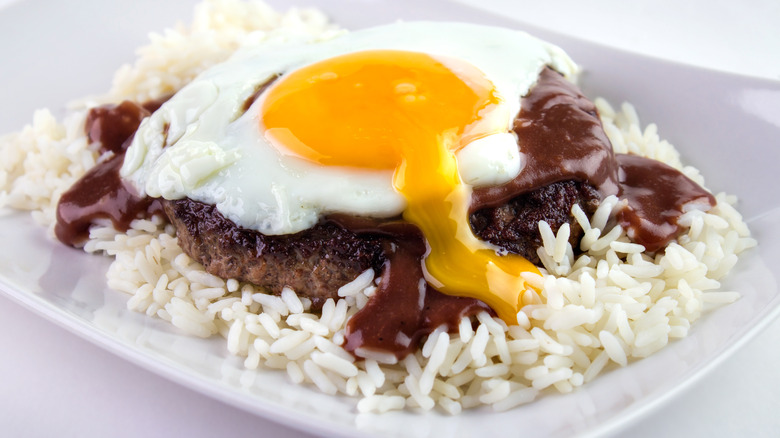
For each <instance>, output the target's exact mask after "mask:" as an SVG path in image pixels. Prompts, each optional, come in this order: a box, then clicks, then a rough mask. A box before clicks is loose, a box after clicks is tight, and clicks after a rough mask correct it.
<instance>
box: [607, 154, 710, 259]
mask: <svg viewBox="0 0 780 438" xmlns="http://www.w3.org/2000/svg"><path fill="white" fill-rule="evenodd" d="M617 162H618V164H619V167H620V173H619V177H620V198H621V199H624V200H625V201H626V206H625V207H623V208H622V209H621V210H620V212H619V213H618V215H617V220H618V222H619V223H620V225H621V226H622V227H623V228H625V229H626V230H627V233H628V236H629V237H630V238H631V240H633V241H634V242H636V243H639V244H641V245H644V246H645V249H646V250H647V251H650V252H654V251H658V250H660V249H662V248H663V247H665V246H666V245H667V244H668V243H669V242H670V241H671V240H672V239H674V238H675V237H677V235H678V234H679V233H680V226H679V225H678V224H677V219H678V218H679V217H680V216H681V215H682V214H683V208H684V206H685V205H686V204H695V205H696V206H697V207H699V208H701V209H703V210H707V209H709V208H711V207H713V206H714V205H715V197H714V196H712V194H710V193H709V192H707V191H706V190H704V189H703V188H702V187H701V186H699V185H698V184H696V183H695V182H693V181H691V180H690V179H689V178H688V177H686V176H685V175H683V174H682V173H680V172H679V171H677V170H676V169H674V168H672V167H669V166H667V165H666V164H664V163H661V162H660V161H656V160H652V159H649V158H644V157H639V156H636V155H627V154H618V155H617Z"/></svg>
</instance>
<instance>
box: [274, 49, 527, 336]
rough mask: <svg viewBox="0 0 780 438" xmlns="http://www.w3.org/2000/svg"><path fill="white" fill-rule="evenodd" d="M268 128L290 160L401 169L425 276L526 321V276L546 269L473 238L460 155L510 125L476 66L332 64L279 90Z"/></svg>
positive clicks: (395, 60)
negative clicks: (421, 239) (423, 249)
mask: <svg viewBox="0 0 780 438" xmlns="http://www.w3.org/2000/svg"><path fill="white" fill-rule="evenodd" d="M261 123H262V124H263V127H262V128H263V129H264V131H265V136H266V138H267V139H268V140H269V142H270V143H271V144H272V145H274V146H275V147H276V148H277V149H279V150H280V151H281V152H283V153H287V154H293V155H296V156H299V157H302V158H304V159H307V160H311V161H314V162H316V163H320V164H322V165H329V166H350V167H358V168H364V169H395V173H394V177H393V185H394V187H395V189H396V190H397V191H398V192H400V193H401V194H402V195H403V196H404V197H405V198H406V200H407V205H408V206H407V208H406V210H405V211H404V213H403V217H404V219H406V220H408V221H409V222H411V223H414V224H416V225H417V226H418V227H419V228H420V229H421V230H422V232H423V235H424V236H425V238H426V240H427V243H428V246H429V251H428V253H427V255H426V258H425V265H424V268H425V272H426V279H427V280H428V281H429V282H430V283H431V284H432V285H433V286H434V287H435V288H436V289H437V290H439V291H441V292H443V293H447V294H450V295H458V296H469V297H474V298H478V299H480V300H482V301H484V302H485V303H487V304H488V305H489V306H490V307H491V308H493V309H494V310H495V311H496V313H497V314H498V315H499V316H500V317H501V318H502V319H504V320H505V321H506V322H507V323H509V324H516V323H517V319H516V315H517V312H518V311H519V309H520V307H521V305H522V303H521V297H522V294H523V292H524V291H525V285H524V282H523V280H522V277H521V276H520V274H521V273H522V272H528V271H530V272H537V273H538V270H537V269H536V267H535V266H534V265H533V264H531V263H530V262H528V261H527V260H526V259H524V258H523V257H520V256H516V255H505V256H500V255H498V254H496V251H495V249H494V248H492V247H490V246H489V245H487V244H486V243H484V242H482V241H480V240H479V239H477V238H476V237H475V236H474V235H473V234H472V232H471V228H470V226H469V223H468V207H469V200H470V195H471V188H470V187H469V186H468V185H466V184H464V183H463V182H462V181H461V179H460V175H459V173H458V166H457V160H456V157H455V152H456V151H457V150H458V149H460V148H462V147H464V146H465V145H467V144H468V143H470V142H471V141H473V140H475V139H478V138H480V137H484V136H486V135H490V134H494V133H498V132H505V131H506V129H507V126H508V114H507V111H506V107H505V105H504V104H503V101H502V99H501V97H500V96H499V95H498V93H497V91H496V90H495V88H494V86H493V84H492V83H491V82H490V81H489V80H488V79H487V78H485V76H484V74H483V73H482V72H481V71H479V70H478V69H477V68H476V67H474V66H472V65H470V64H467V63H465V62H462V61H456V60H451V59H446V60H442V59H437V58H433V57H431V56H429V55H426V54H422V53H417V52H406V51H395V50H376V51H365V52H357V53H352V54H347V55H342V56H339V57H335V58H330V59H328V60H325V61H321V62H318V63H315V64H312V65H309V66H307V67H304V68H302V69H299V70H296V71H294V72H292V73H290V74H289V75H287V76H286V77H284V78H282V79H280V80H278V81H277V82H276V83H275V84H274V85H273V86H272V87H270V89H269V90H268V92H267V95H266V96H265V99H264V102H263V107H262V122H261Z"/></svg>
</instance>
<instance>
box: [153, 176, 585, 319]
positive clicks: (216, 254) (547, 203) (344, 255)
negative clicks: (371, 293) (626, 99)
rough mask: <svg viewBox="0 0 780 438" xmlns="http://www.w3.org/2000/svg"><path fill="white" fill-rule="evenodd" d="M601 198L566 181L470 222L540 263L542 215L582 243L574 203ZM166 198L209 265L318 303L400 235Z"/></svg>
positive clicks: (380, 257)
mask: <svg viewBox="0 0 780 438" xmlns="http://www.w3.org/2000/svg"><path fill="white" fill-rule="evenodd" d="M598 199H599V197H598V193H597V192H596V191H595V189H593V188H592V187H590V186H588V185H586V184H582V183H578V182H574V181H564V182H559V183H554V184H551V185H549V186H546V187H542V188H540V189H537V190H534V191H532V192H529V193H525V194H523V195H520V196H517V197H515V198H513V199H512V200H510V201H509V202H508V203H506V204H504V205H502V206H499V207H494V208H484V209H481V210H478V211H476V212H474V213H472V214H471V217H470V222H471V224H472V228H473V230H474V233H475V234H476V235H477V236H478V237H480V238H481V239H483V240H485V241H487V242H490V243H492V244H494V245H496V246H497V247H499V248H501V249H502V250H505V251H509V252H512V253H515V254H519V255H522V256H523V257H525V258H527V259H528V260H530V261H532V262H534V263H537V264H538V263H539V257H538V256H537V253H536V250H537V248H538V247H540V246H541V236H540V235H539V231H538V223H539V221H540V220H545V221H547V223H548V224H550V227H551V228H552V229H553V231H557V230H558V228H560V227H561V225H563V224H564V223H568V224H570V225H571V226H572V233H571V238H570V239H571V242H572V244H573V246H575V247H576V243H577V242H578V241H579V239H580V238H581V235H582V230H581V229H580V228H579V226H577V222H576V221H575V220H574V219H573V218H572V217H571V214H570V211H571V208H572V206H573V205H574V204H579V205H580V207H582V209H583V210H585V211H586V212H592V211H593V210H594V209H595V207H596V205H597V201H598ZM163 205H164V208H165V212H166V214H167V215H168V218H169V219H170V221H171V222H172V223H173V225H174V226H175V227H176V231H177V236H178V239H179V245H180V246H181V248H182V249H183V250H184V252H185V253H187V254H188V255H189V256H190V257H192V258H193V259H195V260H197V261H199V262H201V263H202V264H203V266H204V267H205V269H206V271H207V272H209V273H211V274H214V275H217V276H219V277H222V278H235V279H238V280H241V281H247V282H250V283H253V284H255V285H258V286H261V287H263V288H266V289H267V290H268V291H270V292H272V293H275V294H279V293H281V291H282V289H283V288H284V287H285V286H288V287H290V288H292V289H293V290H295V291H296V292H297V293H298V294H300V295H303V296H306V297H308V298H309V299H311V301H312V308H313V309H315V310H317V309H319V308H320V307H321V306H322V304H324V302H325V300H327V299H328V298H337V297H338V295H337V291H338V289H339V288H340V287H341V286H343V285H344V284H346V283H348V282H350V281H352V280H353V279H354V278H355V277H357V276H358V275H359V274H360V273H361V272H363V271H365V270H366V269H374V270H375V271H376V272H377V273H379V272H380V270H381V267H382V265H383V264H384V262H385V250H384V246H385V245H388V244H391V243H392V237H387V236H382V235H377V234H373V233H362V232H360V233H357V232H353V231H350V230H348V229H346V228H344V227H342V226H340V225H338V224H337V223H335V222H332V221H323V222H321V223H319V224H317V225H315V226H314V227H312V228H310V229H307V230H304V231H301V232H299V233H295V234H290V235H279V236H268V235H264V234H262V233H260V232H258V231H254V230H250V229H246V228H242V227H239V226H238V225H236V224H235V223H233V222H232V221H230V220H228V219H226V218H225V217H224V216H222V214H221V213H220V212H219V211H217V209H216V208H215V207H214V206H212V205H208V204H204V203H201V202H197V201H193V200H191V199H187V198H185V199H179V200H173V201H163Z"/></svg>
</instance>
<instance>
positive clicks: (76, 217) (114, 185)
mask: <svg viewBox="0 0 780 438" xmlns="http://www.w3.org/2000/svg"><path fill="white" fill-rule="evenodd" d="M160 104H161V102H159V101H153V102H150V103H148V104H147V105H148V107H149V108H150V109H156V108H157V107H159V106H160ZM149 114H151V113H150V112H149V110H147V109H146V108H145V107H144V106H141V105H137V104H135V103H132V102H128V101H125V102H122V103H121V104H119V105H106V106H101V107H96V108H93V109H91V110H90V112H89V114H88V115H87V122H86V126H85V130H86V133H87V137H88V139H89V141H90V143H91V144H99V151H100V152H101V153H103V154H104V155H103V159H102V161H100V162H98V164H96V165H95V167H93V168H92V169H90V170H89V171H88V172H87V173H86V174H85V175H84V176H82V177H81V178H80V179H79V180H78V181H76V183H75V184H73V186H72V187H71V188H70V189H68V191H66V192H65V193H63V194H62V197H61V198H60V201H59V203H58V204H57V223H56V224H55V226H54V233H55V235H56V236H57V238H58V239H59V240H60V241H61V242H62V243H64V244H66V245H70V246H78V245H79V244H81V243H83V242H84V241H85V240H87V238H88V237H89V227H90V226H91V225H92V224H93V223H95V222H96V221H97V220H99V219H108V220H110V221H111V223H112V224H113V225H114V228H116V229H117V230H121V231H127V230H128V229H129V228H130V222H132V221H133V220H134V219H136V218H139V217H151V216H152V215H154V214H164V213H163V210H162V205H161V204H160V201H159V200H156V199H152V198H147V197H139V196H138V195H137V194H136V192H135V190H134V189H133V188H132V186H130V184H128V183H125V182H124V181H122V179H121V178H120V176H119V170H120V169H121V168H122V163H123V161H124V157H125V150H126V149H127V147H128V146H129V144H130V140H131V139H132V137H133V134H134V133H135V131H136V130H137V129H138V125H139V124H140V123H141V120H143V118H144V117H146V116H148V115H149Z"/></svg>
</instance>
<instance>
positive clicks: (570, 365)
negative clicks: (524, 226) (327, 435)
mask: <svg viewBox="0 0 780 438" xmlns="http://www.w3.org/2000/svg"><path fill="white" fill-rule="evenodd" d="M334 31H335V28H334V27H333V26H332V25H330V24H328V23H327V20H326V19H325V18H324V17H323V15H322V14H320V13H318V12H316V11H311V10H306V11H303V10H292V11H290V12H288V13H286V14H278V13H277V12H275V11H272V10H270V9H269V8H268V7H267V6H265V5H264V4H262V3H259V2H247V3H243V2H238V1H236V0H212V1H206V2H204V3H203V4H201V5H200V6H198V8H197V10H196V14H195V20H194V23H193V24H192V26H191V27H189V28H184V27H179V28H177V29H175V30H169V31H166V32H164V33H163V34H152V35H151V40H152V42H151V44H150V45H149V46H146V47H143V48H141V49H140V50H139V51H138V60H137V62H136V64H135V65H134V66H126V67H123V68H122V69H121V70H120V71H119V72H118V73H117V75H116V77H115V81H114V86H113V88H112V90H111V91H110V92H109V93H108V95H107V96H105V97H104V98H102V99H98V100H97V101H118V100H121V99H125V98H128V99H135V100H141V101H143V100H146V99H149V98H154V97H158V96H161V95H165V94H168V93H171V92H174V91H175V90H177V89H178V88H180V87H181V86H182V85H183V84H185V83H187V81H189V80H190V79H192V77H194V75H196V74H197V73H198V72H200V71H202V70H203V69H205V68H207V67H208V66H210V65H213V64H214V63H217V62H219V61H221V60H223V59H225V58H226V57H227V56H228V55H229V54H230V52H231V51H233V50H234V49H235V48H236V47H238V46H239V45H240V44H242V43H244V42H247V41H258V40H262V39H263V38H266V37H268V36H269V35H273V34H274V33H279V32H308V33H310V34H313V35H323V34H326V33H330V32H334ZM90 104H92V103H90ZM596 104H597V106H598V108H599V111H600V114H601V117H602V121H603V123H604V127H605V130H606V132H607V134H608V135H609V138H610V140H611V141H612V144H613V146H614V149H615V152H618V153H626V152H630V153H634V154H638V155H644V156H648V157H651V158H655V159H658V160H661V161H663V162H665V163H667V164H669V165H671V166H673V167H675V168H677V169H680V170H682V171H683V172H684V173H685V174H686V175H687V176H689V177H690V178H692V179H693V180H694V181H696V182H698V183H700V184H703V182H704V181H703V178H702V176H701V175H700V174H699V172H698V171H697V170H696V169H694V168H692V167H684V166H683V165H682V163H681V162H680V160H679V154H678V152H677V151H676V150H675V148H674V147H673V146H672V145H671V144H669V143H668V142H666V141H664V140H662V139H661V138H660V137H659V136H658V132H657V128H656V126H655V125H653V124H651V125H648V126H647V127H645V128H644V129H642V128H641V127H640V126H641V125H640V124H639V119H638V117H637V114H636V111H635V110H634V108H633V107H632V106H630V105H628V104H623V105H622V106H621V108H620V110H619V111H618V110H615V109H613V108H612V107H611V106H610V105H609V104H608V103H607V102H605V101H604V100H602V99H597V100H596ZM88 105H89V104H88ZM85 114H86V107H82V109H80V110H75V111H74V112H73V113H72V114H71V115H70V116H68V117H67V118H65V119H64V120H63V121H62V122H58V121H57V120H56V119H55V118H54V117H53V116H52V114H51V113H50V112H48V111H46V110H41V111H38V112H36V113H35V115H34V116H33V122H32V124H30V125H29V126H26V127H25V128H24V129H23V130H22V131H20V132H18V133H14V134H11V135H8V136H6V137H3V138H2V139H1V140H0V142H1V143H0V145H1V146H2V147H1V148H0V207H3V206H7V207H11V208H15V209H25V210H31V211H32V213H33V216H34V217H35V218H36V220H37V221H39V222H40V223H41V224H44V225H48V226H50V229H51V226H52V224H53V223H54V211H55V208H56V203H57V200H58V199H59V196H60V194H61V193H62V192H63V191H64V190H66V189H67V188H68V187H69V186H70V185H71V184H72V183H73V182H74V181H75V180H76V179H77V178H78V177H79V176H81V175H82V174H83V173H84V172H85V171H86V170H87V169H89V168H90V167H91V166H93V165H94V163H95V160H96V158H97V157H96V156H95V154H94V152H93V151H91V150H89V148H88V147H87V144H86V139H85V137H84V135H83V128H82V127H83V123H84V117H85ZM716 198H717V201H718V204H717V206H715V207H714V208H713V209H712V210H710V211H709V212H706V213H705V212H701V211H696V210H693V211H689V212H687V213H685V214H684V215H683V217H682V218H681V219H680V222H681V223H682V224H685V225H687V226H689V227H690V228H689V230H688V231H687V233H685V234H683V235H682V236H680V238H679V239H678V240H677V242H674V243H672V244H670V245H669V246H668V247H667V248H666V251H665V252H664V253H662V254H656V255H654V256H650V255H647V254H645V253H644V248H643V247H642V246H641V245H638V244H635V243H632V242H631V241H630V240H629V239H628V237H627V236H626V233H625V231H624V230H623V229H622V228H621V227H620V226H617V225H615V221H614V215H615V212H616V211H617V209H618V208H619V202H618V200H617V198H614V197H610V198H607V199H606V200H604V202H602V204H601V206H600V207H599V208H598V209H597V211H596V212H595V214H594V215H593V216H592V217H590V218H588V217H587V216H586V215H585V214H584V213H583V211H582V210H581V209H579V207H577V206H575V208H574V209H573V210H572V214H573V215H574V217H575V219H576V220H577V222H578V223H579V224H580V226H581V227H582V228H583V230H585V236H584V237H583V239H582V242H581V245H580V249H581V250H583V251H584V252H583V253H582V254H580V255H579V256H577V257H575V256H574V248H571V245H570V244H569V243H568V236H569V232H570V230H569V228H568V227H562V228H561V229H560V230H559V231H558V233H557V234H554V233H553V232H552V230H551V229H550V227H549V226H548V225H547V224H546V223H544V222H541V223H540V224H539V229H540V232H541V234H542V239H543V246H542V247H541V248H540V249H539V256H540V258H541V260H542V262H543V264H544V269H543V275H542V276H538V275H535V274H527V275H525V278H526V280H527V281H528V282H529V284H531V285H533V286H534V287H537V288H538V289H540V291H541V292H540V293H539V295H538V296H537V295H536V294H534V293H532V292H528V293H526V294H525V295H524V302H525V303H527V305H526V306H525V307H524V308H523V309H522V310H521V311H520V312H519V313H518V315H517V325H512V326H507V325H506V324H505V323H504V322H503V321H501V320H498V319H493V318H491V317H490V316H488V315H487V314H486V313H485V314H481V315H479V316H478V317H477V322H478V325H477V328H476V330H474V329H472V325H471V321H469V320H467V319H464V320H463V321H461V323H460V324H459V326H458V327H457V331H455V332H454V333H447V332H445V331H443V330H436V331H435V332H434V333H433V334H432V335H431V336H429V337H428V339H427V340H425V342H424V344H423V346H422V348H420V349H419V350H418V351H417V352H416V353H414V354H412V355H410V356H408V357H407V358H405V359H404V360H402V361H400V362H399V361H397V360H395V357H394V356H392V355H381V354H376V355H373V356H370V357H369V358H368V359H366V360H364V361H359V362H358V361H355V359H354V358H353V357H352V356H351V355H349V354H347V353H346V352H345V351H344V350H343V349H341V347H340V345H341V343H342V342H343V340H344V330H345V325H346V322H347V321H348V319H349V317H350V316H351V315H353V314H355V313H356V312H357V311H358V309H359V308H360V307H362V306H363V305H364V304H365V303H366V302H367V301H368V299H369V298H370V296H371V295H372V294H373V293H374V291H375V290H376V285H375V283H374V274H373V272H372V271H367V272H364V273H363V274H361V275H360V276H359V277H358V278H356V279H355V281H353V282H352V283H350V284H348V285H346V286H344V287H342V288H341V289H340V290H339V291H338V296H339V297H340V299H339V300H338V301H334V300H332V299H331V300H328V301H327V302H326V304H325V306H324V307H323V309H322V312H321V313H320V314H313V313H308V309H309V307H310V302H309V300H308V299H305V298H299V297H298V296H297V295H296V294H295V292H294V291H292V290H290V289H285V291H284V292H283V293H282V294H281V296H280V297H277V296H272V295H268V294H266V293H265V291H263V290H262V289H261V288H258V287H256V286H253V285H251V284H244V283H240V282H238V281H237V280H235V279H228V280H224V279H221V278H218V277H215V276H213V275H211V274H208V273H206V272H205V271H204V270H203V267H202V266H201V265H200V264H198V263H196V262H194V261H193V260H191V259H190V258H189V257H188V256H187V255H185V254H183V253H182V251H181V249H180V248H179V246H178V245H177V241H176V236H175V231H174V229H173V227H171V226H170V225H168V224H166V223H163V222H162V221H160V220H157V219H153V220H136V221H134V222H133V223H132V226H131V229H130V230H129V231H127V232H126V233H121V232H117V231H116V230H114V229H112V228H111V227H110V226H95V227H93V228H92V229H91V231H90V240H89V241H88V242H87V243H86V244H85V246H84V250H85V251H87V252H90V253H103V254H106V255H108V256H111V257H114V262H113V263H112V265H111V267H110V269H109V271H108V273H107V277H108V285H109V287H110V288H112V289H115V290H118V291H122V292H125V293H127V294H128V295H129V296H130V298H129V300H128V304H127V305H128V308H129V309H131V310H134V311H138V312H145V313H147V314H149V315H151V316H157V317H159V318H161V319H164V320H167V321H170V322H171V323H172V324H173V325H174V326H176V327H177V328H179V329H180V330H182V331H183V332H185V333H188V334H191V335H195V336H201V337H208V336H213V335H216V334H219V335H221V336H223V337H224V338H225V339H226V345H227V350H228V351H229V352H230V353H232V354H236V355H240V356H244V357H245V358H246V359H245V362H244V365H245V366H246V368H247V369H249V370H255V369H264V368H275V369H282V370H286V372H287V374H288V375H289V378H290V380H291V381H293V382H296V383H301V384H310V385H312V386H313V387H316V388H318V389H319V390H320V391H322V392H325V393H327V394H336V393H343V394H347V395H351V396H356V397H358V398H360V400H359V401H358V403H357V410H358V411H361V412H386V411H390V410H398V409H404V408H415V409H423V410H429V409H433V408H434V407H436V406H438V408H439V409H441V410H442V411H443V412H446V413H449V414H453V415H454V414H458V413H460V412H461V411H462V410H463V409H467V408H471V407H474V406H478V405H491V406H493V408H494V409H496V410H499V411H502V410H507V409H511V408H514V407H516V406H519V405H521V404H524V403H528V402H530V401H532V400H534V399H535V398H536V397H537V396H538V395H539V394H540V393H541V392H544V391H558V392H570V391H572V390H574V389H575V388H577V387H579V386H581V385H583V384H584V383H587V382H589V381H591V380H593V379H594V378H595V377H596V376H597V375H598V374H600V373H601V372H603V371H605V370H607V369H609V368H610V367H612V366H614V365H619V366H625V365H627V364H630V363H631V362H632V361H633V360H636V359H638V358H643V357H646V356H648V355H650V354H652V353H654V352H656V351H658V350H659V349H661V348H663V347H664V346H665V345H667V344H668V343H669V342H670V341H672V340H674V339H675V338H681V337H684V336H686V335H687V334H688V331H689V328H690V326H691V323H692V322H694V321H695V320H697V319H698V318H699V317H700V316H701V315H702V312H704V311H706V310H707V309H710V308H712V307H713V306H715V305H722V304H727V303H731V302H733V301H735V300H737V299H738V298H739V294H738V293H737V292H733V291H722V290H719V289H720V283H719V280H720V279H721V278H723V276H724V275H726V274H727V273H728V271H729V270H730V269H731V268H732V267H733V266H734V264H735V263H736V261H737V254H739V253H740V252H742V251H744V250H746V249H748V248H750V247H752V246H754V245H755V243H756V242H755V240H754V239H752V238H751V237H750V232H749V230H748V228H747V226H746V225H745V223H744V222H743V221H742V218H741V216H740V214H739V213H738V212H737V210H736V209H735V208H734V207H733V205H734V204H735V202H736V199H735V198H734V197H732V196H728V195H725V194H723V193H721V194H718V195H717V196H716ZM250 377H251V376H250Z"/></svg>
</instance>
